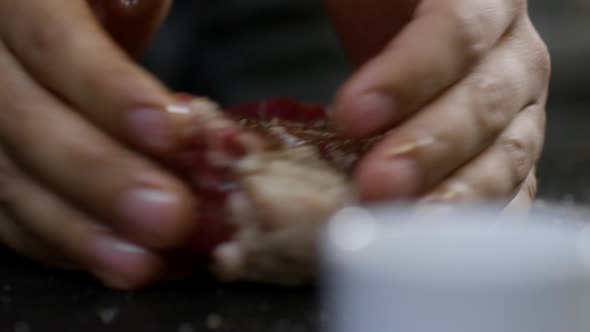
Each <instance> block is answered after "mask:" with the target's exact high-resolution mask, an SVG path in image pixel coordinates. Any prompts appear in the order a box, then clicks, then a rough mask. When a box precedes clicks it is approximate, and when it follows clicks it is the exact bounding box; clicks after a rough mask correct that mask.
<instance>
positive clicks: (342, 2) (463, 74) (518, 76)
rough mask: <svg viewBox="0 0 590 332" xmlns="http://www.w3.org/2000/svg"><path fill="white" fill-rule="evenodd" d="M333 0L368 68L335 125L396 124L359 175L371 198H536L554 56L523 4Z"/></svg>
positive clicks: (337, 110)
mask: <svg viewBox="0 0 590 332" xmlns="http://www.w3.org/2000/svg"><path fill="white" fill-rule="evenodd" d="M326 2H327V5H328V8H329V9H330V13H331V14H332V15H331V16H332V18H333V21H334V24H335V26H336V27H337V28H338V30H339V32H340V34H341V36H342V37H343V41H344V44H345V45H346V46H347V48H348V50H349V51H350V53H351V55H352V56H353V59H354V60H355V61H356V62H357V63H358V64H359V65H360V68H359V69H358V71H357V72H356V74H355V75H353V77H352V78H351V79H350V80H349V81H348V82H347V83H346V84H345V85H344V86H343V87H342V89H341V90H340V91H339V93H338V95H337V97H336V99H335V101H334V111H333V120H334V123H335V125H336V126H337V128H338V129H340V130H341V131H342V132H343V133H344V134H346V135H349V136H351V137H364V136H369V135H374V134H377V133H382V132H387V135H386V138H385V139H384V140H383V141H382V142H381V143H380V144H378V145H377V146H376V148H375V149H374V150H373V151H372V152H371V153H370V154H368V155H367V157H366V158H365V159H364V161H363V162H362V163H361V164H360V166H359V168H358V172H357V174H356V180H357V181H358V186H359V190H360V192H361V195H362V196H363V197H364V198H365V199H367V200H382V199H408V198H418V197H422V198H423V199H424V200H429V201H443V202H455V201H460V200H477V199H485V200H509V199H512V198H515V201H514V204H513V205H511V206H513V207H521V208H522V207H524V208H526V207H527V206H528V205H530V203H531V202H532V199H533V197H534V195H535V191H536V179H535V172H534V169H535V164H536V162H537V159H538V157H539V155H540V153H541V150H542V145H543V139H544V130H545V103H546V98H547V87H548V81H549V73H550V60H549V55H548V52H547V49H546V47H545V45H544V43H543V41H542V40H541V39H540V37H539V35H538V34H537V32H536V31H535V28H534V27H533V25H532V23H531V21H530V19H529V17H528V14H527V3H526V1H525V0H398V1H385V0H370V1H368V0H362V1H361V0H326Z"/></svg>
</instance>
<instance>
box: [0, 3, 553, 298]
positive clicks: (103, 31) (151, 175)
mask: <svg viewBox="0 0 590 332" xmlns="http://www.w3.org/2000/svg"><path fill="white" fill-rule="evenodd" d="M129 3H130V2H128V1H121V0H92V1H91V4H92V7H91V6H89V5H88V4H87V3H86V2H84V1H71V0H55V1H37V0H8V1H2V2H0V70H2V73H3V75H2V76H0V84H1V85H2V86H3V89H2V90H1V91H0V106H1V108H2V113H1V114H3V116H0V150H1V153H0V180H1V181H2V186H1V187H0V188H2V190H1V191H0V200H1V202H2V209H1V211H0V212H1V213H0V242H2V243H4V244H6V245H7V246H9V247H10V248H12V249H13V250H15V251H16V252H18V253H20V254H23V255H26V256H29V257H31V258H33V259H36V260H38V261H41V262H45V263H49V264H52V265H56V264H57V265H60V266H76V267H78V268H80V269H82V270H85V271H87V272H89V273H91V274H93V275H95V276H96V277H97V278H98V279H99V280H101V281H102V282H104V283H105V284H107V285H108V286H111V287H115V288H124V289H129V288H138V287H143V286H146V285H148V284H150V283H152V282H155V281H157V280H161V279H163V278H167V277H169V275H168V272H169V271H170V270H171V269H172V270H174V269H173V266H172V265H174V264H172V263H171V262H170V261H169V260H168V259H167V258H166V257H165V255H164V254H162V253H163V252H165V251H167V250H169V249H174V248H176V247H178V246H181V245H182V244H183V243H184V242H185V241H186V234H189V233H190V231H191V230H192V229H193V228H194V227H198V223H196V224H195V222H194V221H195V220H196V216H195V214H196V212H195V211H196V209H195V207H196V206H198V202H195V199H194V198H193V197H192V195H191V194H190V192H189V191H188V190H187V188H186V187H185V186H184V184H183V183H182V182H181V181H180V180H178V179H176V178H175V177H173V176H171V175H170V174H168V173H167V172H165V171H164V170H162V169H161V168H159V167H158V166H156V164H155V163H154V162H153V161H152V157H163V156H166V155H168V154H170V153H173V152H174V151H175V149H176V147H177V146H176V145H177V137H178V136H179V135H180V133H181V132H182V129H183V123H184V117H183V112H182V111H183V110H182V108H179V107H175V106H174V100H173V98H172V96H171V93H170V92H169V91H167V90H166V88H165V87H163V86H162V85H161V84H160V83H159V82H158V81H157V80H155V79H154V78H153V77H151V76H150V75H149V74H148V73H146V72H145V71H144V70H143V69H141V68H140V67H139V66H138V65H137V64H135V63H134V61H133V59H132V57H130V56H129V55H136V54H139V52H140V50H141V49H142V48H143V47H144V46H145V45H146V44H147V43H148V42H149V38H150V35H151V34H152V33H153V32H154V31H156V29H157V27H158V25H159V24H160V23H161V21H162V19H163V18H164V16H165V13H166V11H167V9H168V7H169V4H170V2H169V1H165V0H140V1H138V2H132V3H131V5H124V4H129ZM326 3H327V5H328V8H329V9H330V13H331V16H332V18H333V19H334V23H335V26H336V27H337V28H338V29H339V31H340V32H341V35H342V36H343V40H344V41H345V44H346V45H347V47H348V49H349V50H350V53H351V54H352V55H353V57H354V58H355V59H356V60H357V62H358V63H359V65H360V66H359V70H358V72H357V73H356V74H355V75H354V76H353V77H351V79H350V80H349V81H348V82H347V83H346V84H345V85H344V86H343V87H342V89H341V90H340V92H339V94H338V95H337V97H336V98H335V101H334V112H333V119H334V123H335V124H336V125H337V126H338V128H340V130H341V131H342V132H343V133H344V134H347V135H350V136H353V137H362V136H368V135H372V134H374V133H379V132H384V131H388V132H390V135H388V137H387V139H386V140H384V141H383V142H382V143H381V144H380V145H378V146H377V147H376V149H375V150H374V151H372V153H370V154H369V155H368V156H367V157H366V159H365V160H364V162H363V163H362V164H361V167H360V168H359V171H358V174H357V175H356V181H357V184H358V186H359V188H360V189H361V192H362V193H363V195H364V198H366V199H367V200H378V199H384V198H406V197H415V198H422V199H425V200H437V201H445V202H448V201H456V200H464V199H470V200H471V199H484V198H498V199H506V200H507V201H508V200H509V199H512V198H514V197H515V196H516V199H515V200H514V202H516V203H514V205H515V206H517V207H523V206H524V207H526V206H527V205H528V204H530V201H531V200H532V197H533V196H534V192H535V190H534V188H535V177H534V165H535V163H536V160H537V158H538V156H539V154H540V150H541V147H542V144H543V133H544V104H545V99H546V93H547V83H548V75H549V59H548V55H547V51H546V49H545V47H544V44H543V43H542V41H541V40H540V39H539V37H538V35H537V34H536V32H535V30H534V28H533V27H532V25H531V24H530V21H529V19H528V16H527V13H526V6H525V5H526V3H525V1H524V0H477V1H473V0H429V1H428V0H423V1H409V0H399V1H379V0H371V1H369V0H331V1H328V0H326ZM400 8H401V9H403V10H400ZM95 13H96V16H95ZM352 13H354V17H355V20H350V19H347V18H350V17H351V15H352ZM96 17H99V18H100V22H102V23H103V25H104V28H103V26H101V24H100V22H99V20H97V19H96ZM344 21H346V22H347V23H346V24H344ZM355 22H357V23H358V26H357V25H355V24H354V23H355ZM367 22H372V23H374V24H375V26H374V27H371V25H368V23H367ZM130 26H131V27H133V28H131V29H130V28H129V27H130ZM368 27H371V28H374V29H372V30H374V31H375V33H374V34H371V35H370V36H367V34H366V31H367V29H368ZM363 31H364V33H363ZM109 34H110V36H112V37H114V38H111V37H110V36H109ZM384 45H387V46H386V47H385V48H384V47H383V46H384ZM441 119H444V121H443V120H441Z"/></svg>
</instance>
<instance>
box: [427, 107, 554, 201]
mask: <svg viewBox="0 0 590 332" xmlns="http://www.w3.org/2000/svg"><path fill="white" fill-rule="evenodd" d="M543 135H544V109H543V106H542V105H534V106H531V107H528V108H527V109H525V110H523V111H522V112H521V113H520V114H519V115H518V117H517V118H516V119H515V120H514V121H513V122H512V124H511V125H510V126H509V127H508V128H507V129H506V131H505V132H504V133H503V134H502V135H500V137H499V138H498V139H497V141H496V142H495V143H494V144H493V145H492V146H491V147H490V148H488V149H487V150H486V151H485V152H484V153H482V154H481V155H480V156H478V157H477V158H475V159H474V160H472V161H470V162H469V163H468V164H467V165H465V166H463V167H462V168H460V169H459V170H457V171H455V172H454V173H453V174H452V175H451V176H450V177H449V178H448V179H446V180H445V181H444V182H443V183H441V184H440V185H438V186H437V187H436V188H434V189H433V190H432V191H431V192H430V193H429V194H428V195H426V196H425V198H424V200H425V201H435V202H465V201H480V200H493V201H505V202H506V203H507V202H509V201H510V200H512V199H513V198H514V196H515V193H518V192H520V191H521V188H525V189H526V190H525V192H524V193H528V194H531V196H530V197H529V198H530V199H532V198H533V197H534V193H535V192H536V189H535V188H534V187H531V186H532V185H533V184H535V182H534V180H535V176H534V171H533V170H534V167H535V164H536V163H537V161H538V159H539V156H540V155H541V151H542V147H543V140H544V137H543ZM525 180H526V181H525ZM523 183H524V185H523ZM533 189H534V190H533ZM527 190H528V191H527ZM519 195H520V196H519V197H518V201H522V199H523V198H524V196H525V195H524V194H519Z"/></svg>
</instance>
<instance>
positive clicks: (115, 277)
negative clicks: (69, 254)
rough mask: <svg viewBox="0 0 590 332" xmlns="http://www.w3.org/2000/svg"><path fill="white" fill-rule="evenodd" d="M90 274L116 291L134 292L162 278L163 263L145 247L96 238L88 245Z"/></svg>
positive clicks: (122, 241) (110, 237)
mask: <svg viewBox="0 0 590 332" xmlns="http://www.w3.org/2000/svg"><path fill="white" fill-rule="evenodd" d="M92 253H93V256H94V257H93V261H91V262H89V264H90V267H89V270H90V272H91V273H92V274H93V275H95V276H96V277H97V278H98V279H99V280H100V281H101V282H102V283H103V284H105V285H106V286H108V287H111V288H114V289H118V290H136V289H140V288H143V287H146V286H148V285H150V284H152V283H154V282H157V281H158V280H159V279H160V278H162V273H163V271H162V270H163V266H164V262H163V260H162V258H161V257H159V256H158V255H156V254H155V253H153V252H150V251H148V250H147V249H145V248H142V247H139V246H137V245H135V244H133V243H130V242H127V241H125V240H122V239H119V238H117V237H114V236H108V235H103V236H98V237H96V238H95V239H94V241H93V243H92Z"/></svg>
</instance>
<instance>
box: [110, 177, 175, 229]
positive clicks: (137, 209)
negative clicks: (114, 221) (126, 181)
mask: <svg viewBox="0 0 590 332" xmlns="http://www.w3.org/2000/svg"><path fill="white" fill-rule="evenodd" d="M178 204H179V201H178V199H177V197H176V196H174V195H172V194H171V193H167V192H165V191H161V190H157V189H151V188H138V189H133V190H131V191H129V192H127V193H126V194H125V195H124V197H123V200H122V212H123V216H124V218H125V219H126V220H128V221H129V222H130V223H133V224H134V225H135V226H139V227H141V228H143V229H146V230H149V231H153V232H156V233H157V232H158V231H159V230H160V229H161V228H162V226H165V225H168V224H171V223H173V222H174V218H175V216H176V210H177V209H178Z"/></svg>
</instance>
